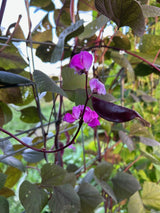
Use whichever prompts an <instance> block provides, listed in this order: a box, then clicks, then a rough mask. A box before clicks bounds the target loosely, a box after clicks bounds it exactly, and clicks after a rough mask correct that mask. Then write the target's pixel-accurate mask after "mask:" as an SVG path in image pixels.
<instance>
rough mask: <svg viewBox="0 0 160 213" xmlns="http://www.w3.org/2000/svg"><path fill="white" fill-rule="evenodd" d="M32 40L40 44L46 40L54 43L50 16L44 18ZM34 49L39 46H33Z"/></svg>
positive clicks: (34, 32)
mask: <svg viewBox="0 0 160 213" xmlns="http://www.w3.org/2000/svg"><path fill="white" fill-rule="evenodd" d="M32 39H33V40H34V41H38V42H44V41H46V40H49V41H52V25H51V24H50V22H49V18H48V14H47V15H46V16H45V17H44V18H43V20H42V22H41V23H40V24H39V25H38V27H37V28H36V30H34V31H33V33H32ZM32 45H33V48H37V47H38V46H39V45H38V44H32Z"/></svg>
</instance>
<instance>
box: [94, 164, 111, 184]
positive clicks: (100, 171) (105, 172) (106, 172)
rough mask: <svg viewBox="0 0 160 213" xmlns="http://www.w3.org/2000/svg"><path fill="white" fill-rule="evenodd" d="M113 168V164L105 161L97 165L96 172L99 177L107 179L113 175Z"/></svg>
mask: <svg viewBox="0 0 160 213" xmlns="http://www.w3.org/2000/svg"><path fill="white" fill-rule="evenodd" d="M112 170H113V165H112V164H111V163H109V162H106V161H103V162H101V163H99V164H98V165H97V166H96V168H95V170H94V174H95V176H96V177H97V178H98V179H100V180H104V181H107V180H108V178H109V177H110V175H111V172H112Z"/></svg>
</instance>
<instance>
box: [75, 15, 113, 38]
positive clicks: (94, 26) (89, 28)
mask: <svg viewBox="0 0 160 213" xmlns="http://www.w3.org/2000/svg"><path fill="white" fill-rule="evenodd" d="M108 21H109V19H108V18H107V17H106V16H104V15H100V16H99V17H98V18H96V19H95V20H93V21H92V22H91V23H89V24H87V25H86V26H85V28H84V32H83V33H81V34H80V35H79V36H78V38H79V39H80V40H83V39H86V38H90V37H91V36H93V35H94V34H95V33H96V32H97V30H99V29H100V28H101V27H103V26H104V25H105V24H106V23H107V22H108Z"/></svg>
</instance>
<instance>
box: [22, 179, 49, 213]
mask: <svg viewBox="0 0 160 213" xmlns="http://www.w3.org/2000/svg"><path fill="white" fill-rule="evenodd" d="M19 198H20V201H21V203H22V205H23V206H24V208H25V210H26V212H30V213H35V212H41V211H42V209H43V208H44V206H45V205H46V204H47V202H48V196H47V193H46V192H45V191H44V190H43V189H41V188H39V187H38V186H37V185H35V184H31V183H30V182H28V181H24V182H23V183H22V185H21V186H20V189H19Z"/></svg>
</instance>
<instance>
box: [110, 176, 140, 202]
mask: <svg viewBox="0 0 160 213" xmlns="http://www.w3.org/2000/svg"><path fill="white" fill-rule="evenodd" d="M112 182H113V191H114V193H115V195H116V198H117V200H118V201H121V200H124V199H125V198H129V197H130V196H131V195H132V194H134V193H135V192H136V191H138V190H140V189H141V186H140V184H139V182H138V181H137V180H136V179H135V178H134V177H133V176H132V175H130V174H127V173H124V172H121V173H118V174H117V175H116V176H115V177H114V178H112Z"/></svg>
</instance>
